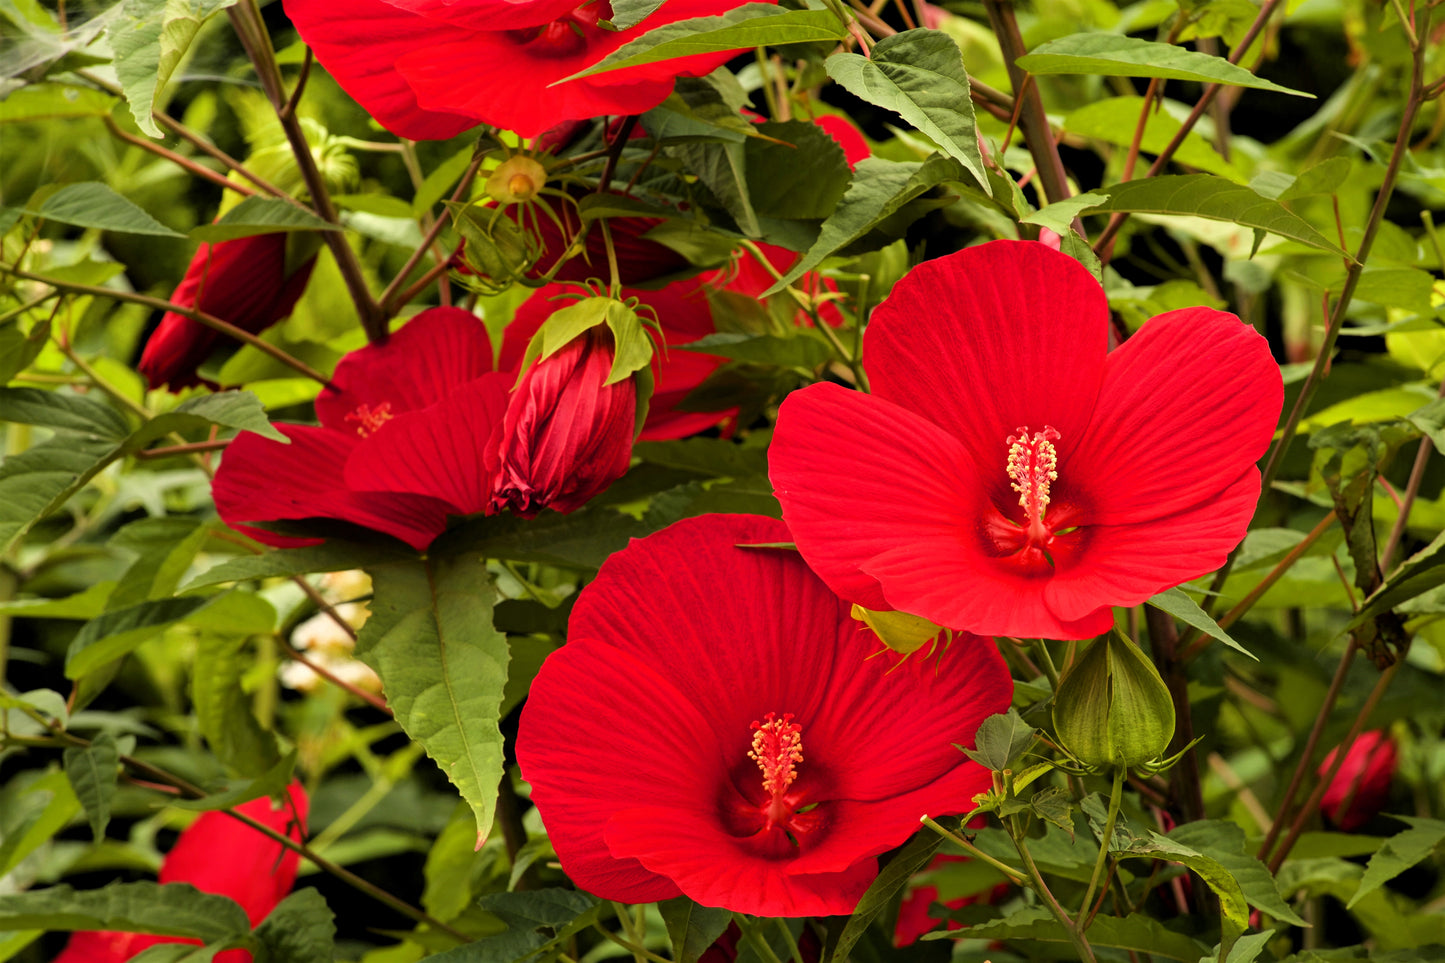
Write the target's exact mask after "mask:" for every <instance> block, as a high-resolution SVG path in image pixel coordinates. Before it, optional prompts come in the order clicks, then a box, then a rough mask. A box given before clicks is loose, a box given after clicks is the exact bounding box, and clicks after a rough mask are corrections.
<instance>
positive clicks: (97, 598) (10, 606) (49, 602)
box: [0, 582, 116, 620]
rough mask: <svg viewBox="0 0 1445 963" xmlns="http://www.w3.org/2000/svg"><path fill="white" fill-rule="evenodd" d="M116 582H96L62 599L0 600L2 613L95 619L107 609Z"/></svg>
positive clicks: (0, 612)
mask: <svg viewBox="0 0 1445 963" xmlns="http://www.w3.org/2000/svg"><path fill="white" fill-rule="evenodd" d="M115 585H116V583H114V582H96V583H95V584H94V585H91V586H90V587H88V588H87V589H86V590H85V591H83V592H77V593H75V594H74V595H67V596H66V597H65V598H62V599H12V600H11V601H9V602H0V615H18V616H21V617H23V618H36V619H82V620H84V619H93V618H95V617H96V616H97V615H99V614H100V613H102V612H104V611H105V603H106V601H107V600H108V599H109V598H110V593H111V592H114V591H115Z"/></svg>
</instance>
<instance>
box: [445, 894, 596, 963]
mask: <svg viewBox="0 0 1445 963" xmlns="http://www.w3.org/2000/svg"><path fill="white" fill-rule="evenodd" d="M477 905H479V906H480V907H481V908H482V909H484V910H486V911H487V912H488V913H491V914H492V915H493V916H495V917H497V918H498V919H500V920H501V921H502V922H503V923H504V924H506V927H507V929H506V930H505V931H504V932H502V933H498V934H496V935H494V936H485V937H483V938H481V939H479V940H476V941H475V942H472V943H468V944H466V945H465V946H459V947H457V948H456V949H454V950H449V951H447V952H446V953H439V954H437V955H436V956H431V957H428V959H430V960H433V961H434V963H499V961H502V960H507V961H510V963H525V961H528V960H532V959H534V958H536V957H538V956H539V955H541V954H542V953H543V951H545V950H546V949H547V948H549V947H552V946H556V945H557V944H559V943H561V942H562V941H563V940H565V939H567V938H568V937H569V936H571V935H572V934H573V933H575V932H577V931H578V930H580V929H583V928H585V927H588V926H591V925H592V923H593V922H594V921H596V919H597V917H598V915H599V914H600V912H601V910H602V906H603V905H604V904H602V903H600V902H598V901H597V898H596V897H593V896H589V895H587V894H586V893H579V892H576V891H575V890H566V889H538V890H528V891H525V892H519V893H491V894H489V895H487V896H483V897H482V898H481V899H480V900H478V901H477Z"/></svg>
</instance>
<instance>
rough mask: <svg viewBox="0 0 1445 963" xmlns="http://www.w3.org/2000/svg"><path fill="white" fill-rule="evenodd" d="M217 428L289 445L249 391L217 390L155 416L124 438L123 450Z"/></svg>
mask: <svg viewBox="0 0 1445 963" xmlns="http://www.w3.org/2000/svg"><path fill="white" fill-rule="evenodd" d="M211 425H220V426H221V427H222V428H233V429H235V430H236V431H254V432H255V433H256V434H258V435H260V436H261V437H262V438H269V439H271V440H272V441H279V442H281V443H282V444H283V445H289V444H290V443H291V440H290V439H289V438H287V437H286V436H285V435H283V434H281V432H280V431H278V430H277V429H276V428H275V427H273V426H272V424H271V421H270V419H268V418H267V417H266V409H265V408H264V407H263V406H262V405H261V399H260V398H257V397H256V396H255V395H254V394H252V393H251V392H249V391H218V392H216V393H215V394H209V395H198V396H196V397H194V398H188V399H186V400H185V401H183V402H181V403H180V404H179V405H177V406H176V407H175V408H174V409H173V410H171V411H168V412H166V413H165V414H162V415H156V416H155V417H154V418H152V419H151V420H150V421H147V422H146V423H145V424H144V425H141V427H140V428H139V429H138V430H137V431H136V432H135V434H133V435H132V436H131V437H130V438H128V439H126V443H125V451H126V452H128V453H129V452H134V451H139V450H140V449H142V448H144V447H145V446H146V445H149V444H150V443H151V442H153V441H155V440H157V439H159V438H161V437H164V436H165V435H168V434H170V433H171V432H173V431H187V430H191V429H195V428H206V427H209V426H211Z"/></svg>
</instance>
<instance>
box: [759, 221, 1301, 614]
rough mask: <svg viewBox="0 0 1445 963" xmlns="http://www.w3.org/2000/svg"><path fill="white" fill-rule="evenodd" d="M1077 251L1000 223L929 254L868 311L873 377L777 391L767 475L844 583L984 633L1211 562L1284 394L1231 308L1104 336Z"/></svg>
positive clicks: (1251, 483) (800, 540)
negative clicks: (995, 230)
mask: <svg viewBox="0 0 1445 963" xmlns="http://www.w3.org/2000/svg"><path fill="white" fill-rule="evenodd" d="M1108 316H1109V309H1108V304H1107V302H1106V301H1105V298H1104V293H1103V291H1102V290H1101V289H1100V288H1099V285H1098V284H1097V283H1096V282H1095V281H1094V279H1093V278H1092V277H1091V276H1090V275H1089V273H1088V272H1087V271H1086V270H1084V268H1083V267H1082V266H1080V265H1079V264H1078V263H1077V262H1076V261H1074V260H1073V259H1072V258H1069V257H1067V256H1065V255H1063V254H1060V253H1058V252H1056V251H1053V250H1050V249H1049V248H1047V247H1045V246H1044V245H1042V244H1039V243H1035V242H1024V241H996V242H994V243H991V244H985V245H982V246H980V247H976V248H970V249H968V250H965V251H960V252H958V253H956V254H951V255H949V256H947V257H942V258H938V259H936V260H932V261H927V262H925V263H923V264H920V265H919V266H918V267H916V268H914V269H913V270H912V271H910V272H909V274H908V275H907V276H905V277H904V278H903V280H902V281H900V282H899V283H898V284H897V286H896V287H895V288H894V290H893V293H892V294H891V295H890V296H889V298H888V299H887V300H886V301H885V302H884V303H883V304H881V305H880V306H879V307H878V309H877V310H876V311H875V312H874V314H873V318H872V321H871V323H870V325H869V327H868V329H867V332H866V334H865V337H864V358H865V359H866V360H865V366H866V368H867V372H868V376H869V379H870V381H871V383H872V388H873V394H871V395H868V394H862V393H859V392H851V391H847V390H845V389H843V388H841V387H839V386H837V385H831V384H819V385H812V386H810V387H808V388H805V389H803V390H802V391H799V392H795V393H794V394H793V395H792V396H790V397H789V398H788V399H787V401H785V402H784V403H783V406H782V409H781V411H780V413H779V416H778V425H777V431H776V434H775V436H774V439H773V444H772V449H771V453H770V463H771V476H772V480H773V485H774V487H775V488H776V489H777V495H778V499H779V500H780V501H781V502H782V505H783V517H784V518H785V519H786V520H787V522H788V525H789V527H790V528H791V529H792V532H793V536H794V538H795V540H796V542H797V545H798V548H799V550H800V551H801V552H802V553H803V557H804V558H806V559H807V560H808V564H810V565H811V566H812V567H813V569H814V571H816V572H817V573H818V574H819V575H820V576H822V578H823V580H824V581H826V582H827V583H828V584H829V585H830V586H831V587H832V588H833V589H834V590H835V591H837V592H838V593H839V594H840V595H842V596H844V597H845V598H847V599H849V600H851V601H854V602H857V603H859V604H861V605H863V606H865V607H867V608H872V609H896V610H902V611H905V612H911V613H913V614H914V615H919V616H922V617H924V618H927V619H931V620H932V621H934V622H937V623H939V624H941V625H946V626H949V627H950V628H955V629H963V630H967V631H970V632H977V633H980V634H984V635H1010V636H1020V637H1043V638H1054V639H1077V638H1087V637H1089V636H1093V635H1097V634H1099V633H1101V632H1104V631H1107V630H1108V629H1109V627H1110V626H1111V625H1112V624H1113V615H1112V612H1111V609H1110V607H1111V606H1114V605H1135V604H1138V603H1139V602H1142V601H1144V600H1145V599H1148V598H1150V597H1151V596H1153V595H1155V594H1157V593H1159V592H1161V591H1163V590H1164V589H1167V588H1169V587H1171V586H1174V585H1177V584H1179V583H1180V582H1183V581H1185V580H1187V579H1190V578H1194V577H1195V576H1198V575H1200V574H1202V573H1205V572H1208V571H1210V570H1212V569H1214V568H1216V567H1218V566H1219V565H1220V564H1221V563H1222V562H1223V561H1224V559H1225V557H1226V555H1227V554H1228V553H1229V551H1230V550H1231V549H1233V548H1234V546H1235V545H1236V544H1238V543H1239V540H1240V539H1241V538H1243V537H1244V533H1245V529H1246V528H1247V527H1248V525H1249V520H1250V517H1251V516H1252V515H1253V513H1254V507H1255V502H1256V500H1257V499H1258V497H1259V477H1260V476H1259V471H1258V469H1256V467H1255V461H1256V460H1257V459H1258V458H1259V457H1260V456H1261V455H1262V454H1263V453H1264V451H1265V449H1266V447H1267V446H1268V445H1269V441H1270V438H1271V436H1272V435H1273V432H1274V428H1275V422H1276V421H1277V419H1278V417H1279V410H1280V405H1281V403H1282V398H1283V388H1282V386H1281V381H1280V375H1279V369H1278V367H1277V366H1276V365H1275V363H1274V361H1273V360H1272V359H1271V358H1270V353H1269V350H1268V347H1267V345H1266V344H1265V341H1264V339H1263V338H1262V337H1260V336H1259V335H1258V334H1257V333H1256V332H1255V331H1254V330H1253V329H1251V328H1250V327H1248V326H1247V325H1244V324H1241V323H1240V321H1239V320H1238V319H1237V318H1235V317H1234V316H1233V315H1230V314H1225V313H1223V312H1221V311H1215V310H1212V309H1210V308H1185V309H1183V310H1179V311H1171V312H1169V313H1167V314H1163V315H1160V316H1159V317H1157V318H1154V319H1152V320H1151V321H1149V322H1148V323H1147V324H1145V325H1144V327H1143V329H1142V330H1141V331H1140V332H1139V333H1138V334H1137V335H1135V336H1134V337H1133V338H1131V339H1129V341H1127V342H1126V343H1125V344H1124V345H1123V346H1122V347H1120V348H1119V349H1118V350H1116V351H1114V352H1113V353H1106V348H1107V338H1108V330H1107V329H1108Z"/></svg>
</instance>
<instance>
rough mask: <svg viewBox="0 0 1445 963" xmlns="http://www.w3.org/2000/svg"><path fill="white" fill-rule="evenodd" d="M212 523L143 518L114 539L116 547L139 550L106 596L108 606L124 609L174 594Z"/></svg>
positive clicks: (172, 518)
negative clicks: (137, 556) (136, 556)
mask: <svg viewBox="0 0 1445 963" xmlns="http://www.w3.org/2000/svg"><path fill="white" fill-rule="evenodd" d="M210 532H211V530H210V527H209V526H207V525H205V524H204V523H202V522H201V521H200V520H199V519H196V518H187V517H165V518H142V519H138V520H137V521H134V522H131V523H130V524H129V525H127V526H126V527H125V528H122V529H121V530H120V531H119V532H117V533H116V534H115V537H114V538H112V539H111V541H110V544H111V546H112V547H115V548H123V549H128V550H130V551H134V552H136V553H138V554H139V556H140V557H139V558H137V559H136V560H135V561H134V562H132V563H131V565H130V568H128V569H126V570H125V575H123V576H122V577H121V579H120V581H119V582H118V583H117V584H116V585H115V587H114V591H113V592H111V593H110V596H109V598H107V599H106V605H105V607H106V609H107V610H111V609H122V608H128V607H129V606H132V605H137V604H139V603H141V602H144V601H146V600H148V599H162V598H170V597H171V596H173V595H175V594H176V586H177V585H179V584H180V580H181V576H183V575H185V573H186V570H187V569H188V568H190V566H191V563H192V562H193V561H195V558H196V553H197V552H198V551H200V548H201V545H202V544H204V543H205V541H206V539H207V538H208V537H209V536H210Z"/></svg>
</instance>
